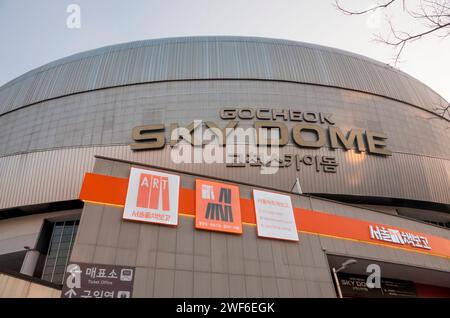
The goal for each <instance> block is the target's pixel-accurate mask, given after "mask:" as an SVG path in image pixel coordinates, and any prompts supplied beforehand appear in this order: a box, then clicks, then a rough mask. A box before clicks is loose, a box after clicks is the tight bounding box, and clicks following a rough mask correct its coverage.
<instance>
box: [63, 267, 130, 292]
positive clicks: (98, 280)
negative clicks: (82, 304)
mask: <svg viewBox="0 0 450 318" xmlns="http://www.w3.org/2000/svg"><path fill="white" fill-rule="evenodd" d="M134 272H135V268H134V267H129V266H115V265H102V264H85V263H71V264H69V265H67V269H66V276H65V278H64V285H63V289H62V292H61V298H131V297H132V295H133V283H134Z"/></svg>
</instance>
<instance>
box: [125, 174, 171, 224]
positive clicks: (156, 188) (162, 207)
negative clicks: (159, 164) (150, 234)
mask: <svg viewBox="0 0 450 318" xmlns="http://www.w3.org/2000/svg"><path fill="white" fill-rule="evenodd" d="M179 191H180V177H179V176H177V175H172V174H167V173H163V172H159V171H152V170H144V169H137V168H131V172H130V178H129V180H128V191H127V198H126V201H125V209H124V211H123V219H126V220H133V221H141V222H150V223H161V224H168V225H177V224H178V196H179Z"/></svg>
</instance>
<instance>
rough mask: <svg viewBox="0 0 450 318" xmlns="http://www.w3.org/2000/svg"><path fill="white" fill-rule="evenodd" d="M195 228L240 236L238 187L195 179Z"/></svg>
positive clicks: (240, 222)
mask: <svg viewBox="0 0 450 318" xmlns="http://www.w3.org/2000/svg"><path fill="white" fill-rule="evenodd" d="M195 227H196V228H197V229H204V230H210V231H220V232H228V233H237V234H241V233H242V221H241V207H240V199H239V187H238V186H235V185H231V184H226V183H218V182H212V181H207V180H200V179H197V180H196V181H195Z"/></svg>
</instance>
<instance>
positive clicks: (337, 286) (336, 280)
mask: <svg viewBox="0 0 450 318" xmlns="http://www.w3.org/2000/svg"><path fill="white" fill-rule="evenodd" d="M332 271H333V278H334V281H335V282H336V288H337V291H338V296H339V298H342V291H341V286H340V285H339V279H338V277H337V274H336V269H335V268H334V267H333V270H332Z"/></svg>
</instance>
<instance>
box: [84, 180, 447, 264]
mask: <svg viewBox="0 0 450 318" xmlns="http://www.w3.org/2000/svg"><path fill="white" fill-rule="evenodd" d="M127 187H128V179H124V178H117V177H112V176H106V175H100V174H94V173H86V175H85V178H84V182H83V186H82V188H81V192H80V200H82V201H85V202H90V203H97V204H104V205H113V206H119V207H123V206H125V199H126V195H127ZM240 205H241V217H242V222H243V223H245V224H250V225H256V214H255V207H254V204H253V200H252V199H247V198H241V199H240ZM178 211H179V214H182V215H189V216H195V190H194V189H186V188H180V197H179V209H178ZM294 216H295V221H296V225H297V230H298V231H300V232H306V233H313V234H318V235H323V236H330V237H335V238H339V239H346V240H352V241H358V242H363V243H369V244H376V245H383V246H388V247H392V248H399V249H403V250H407V251H411V252H418V253H425V254H431V255H435V256H439V257H444V258H450V240H447V239H445V238H442V237H437V236H433V235H428V234H424V233H417V232H415V231H409V230H406V229H400V228H397V227H393V226H390V225H384V224H379V223H375V222H368V221H363V220H358V219H353V218H349V217H344V216H338V215H333V214H328V213H324V212H318V211H312V210H307V209H303V208H295V207H294ZM370 227H372V229H373V231H374V232H377V233H378V234H379V233H380V230H381V231H384V234H386V233H387V232H386V231H385V230H391V232H390V233H395V231H398V232H405V233H408V235H412V239H413V238H414V237H415V238H416V239H417V238H420V237H424V238H426V240H427V241H428V242H427V243H428V246H430V247H431V249H425V248H419V247H415V246H412V245H410V244H407V243H406V244H400V243H398V242H397V243H394V242H388V241H383V240H379V239H374V238H371V230H370ZM392 231H393V232H392ZM375 237H376V236H375ZM420 244H423V242H421V243H420Z"/></svg>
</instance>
